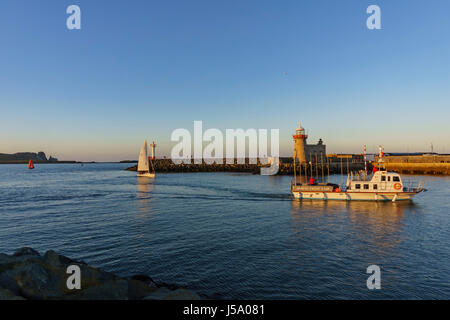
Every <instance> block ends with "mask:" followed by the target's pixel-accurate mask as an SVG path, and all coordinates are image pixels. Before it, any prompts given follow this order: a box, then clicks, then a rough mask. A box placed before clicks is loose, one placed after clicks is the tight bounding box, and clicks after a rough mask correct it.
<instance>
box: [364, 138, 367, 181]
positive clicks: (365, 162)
mask: <svg viewBox="0 0 450 320" xmlns="http://www.w3.org/2000/svg"><path fill="white" fill-rule="evenodd" d="M364 172H365V173H366V175H367V150H366V145H364Z"/></svg>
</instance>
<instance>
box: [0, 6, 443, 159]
mask: <svg viewBox="0 0 450 320" xmlns="http://www.w3.org/2000/svg"><path fill="white" fill-rule="evenodd" d="M71 4H77V5H79V6H80V8H81V11H82V29H81V30H68V29H67V28H66V18H67V17H68V15H67V14H66V8H67V7H68V6H69V5H71ZM370 4H376V5H379V6H380V8H381V19H382V22H381V23H382V30H368V29H367V28H366V19H367V17H368V14H366V8H367V7H368V5H370ZM449 15H450V2H449V1H448V0H433V1H422V0H420V1H407V0H396V1H379V0H372V1H363V0H341V1H336V0H330V1H325V0H314V1H313V0H309V1H299V0H292V1H287V0H282V1H273V0H272V1H267V0H245V1H243V0H226V1H225V0H192V1H181V0H179V1H173V0H169V1H149V0H142V1H137V0H130V1H106V0H105V1H104V0H95V1H87V0H83V1H76V0H68V1H66V0H43V1H23V0H2V1H1V2H0V136H1V139H0V152H4V153H13V152H19V151H39V150H43V151H45V152H46V153H47V154H52V155H55V156H56V157H58V158H60V159H66V160H70V159H74V160H96V161H108V160H111V161H113V160H122V159H130V158H131V159H136V158H137V154H138V151H139V148H140V146H141V145H142V141H143V140H144V139H145V138H147V139H148V140H149V141H151V140H155V141H156V142H157V143H158V149H157V152H158V153H159V154H160V155H161V154H164V155H169V154H170V150H171V147H172V146H173V145H174V143H173V142H170V134H171V132H172V131H173V130H174V129H176V128H187V129H189V130H190V131H191V132H192V131H193V121H194V120H203V126H204V128H205V129H206V128H219V129H223V130H225V128H244V129H247V128H267V129H271V128H279V129H280V138H281V140H280V147H281V154H282V155H290V154H291V153H292V138H291V133H292V132H293V131H294V130H295V128H296V126H297V123H298V121H301V122H302V124H303V125H304V127H305V128H306V129H307V131H308V133H309V135H310V139H309V140H310V142H316V141H317V140H318V139H319V138H323V140H324V141H325V143H326V144H327V148H328V152H361V151H362V145H363V144H367V146H368V151H369V152H376V151H377V146H378V145H379V144H382V145H384V146H385V149H386V151H423V150H429V149H430V143H433V145H434V150H435V151H438V152H447V153H450V143H449V139H448V137H449V136H450V129H449V125H448V119H450V111H449V110H450V58H449V57H450V19H449Z"/></svg>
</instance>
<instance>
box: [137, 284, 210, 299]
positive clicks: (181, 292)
mask: <svg viewBox="0 0 450 320" xmlns="http://www.w3.org/2000/svg"><path fill="white" fill-rule="evenodd" d="M144 300H201V298H200V296H199V295H198V294H197V293H195V292H193V291H191V290H187V289H177V290H169V289H167V288H164V287H162V288H159V289H157V290H156V291H155V292H153V293H152V294H150V295H148V296H146V297H145V298H144Z"/></svg>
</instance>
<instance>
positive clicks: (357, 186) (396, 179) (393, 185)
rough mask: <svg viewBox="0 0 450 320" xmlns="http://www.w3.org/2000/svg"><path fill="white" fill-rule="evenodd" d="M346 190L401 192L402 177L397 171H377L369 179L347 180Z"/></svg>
mask: <svg viewBox="0 0 450 320" xmlns="http://www.w3.org/2000/svg"><path fill="white" fill-rule="evenodd" d="M347 191H352V192H380V191H384V192H401V191H403V183H402V178H401V177H400V175H399V174H398V173H395V172H387V171H377V172H375V173H374V174H373V176H372V178H371V179H370V180H369V179H354V178H353V177H351V178H349V179H348V180H347Z"/></svg>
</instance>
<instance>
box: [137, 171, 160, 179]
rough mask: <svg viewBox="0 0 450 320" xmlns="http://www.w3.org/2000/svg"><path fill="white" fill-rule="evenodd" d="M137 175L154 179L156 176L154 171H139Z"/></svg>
mask: <svg viewBox="0 0 450 320" xmlns="http://www.w3.org/2000/svg"><path fill="white" fill-rule="evenodd" d="M137 176H138V177H142V178H152V179H154V178H155V177H156V175H155V174H154V173H150V172H145V173H138V174H137Z"/></svg>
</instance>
